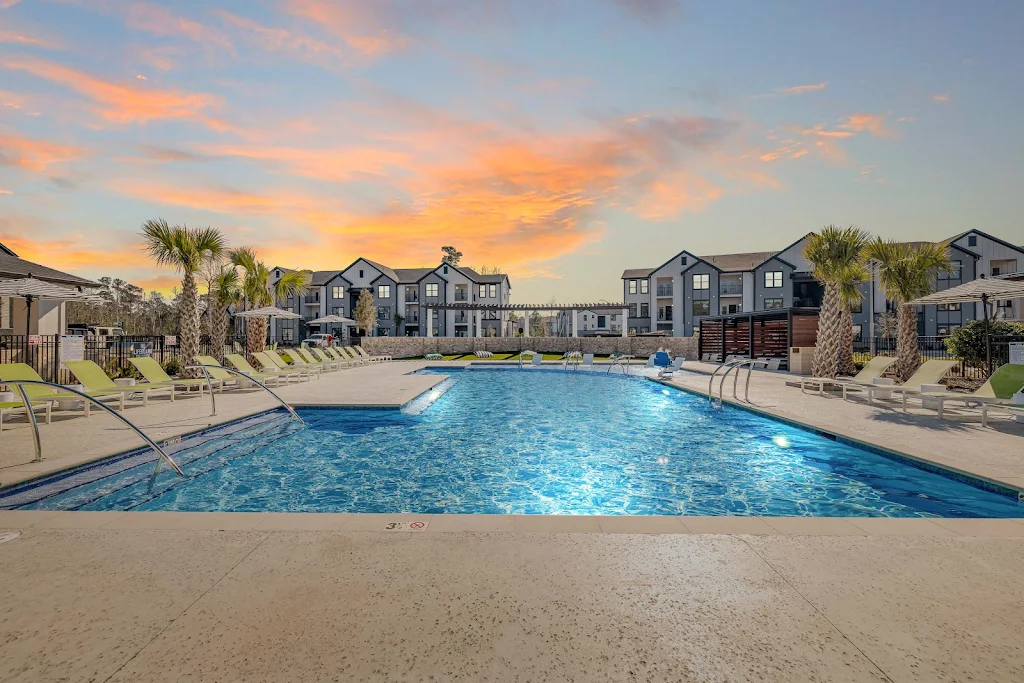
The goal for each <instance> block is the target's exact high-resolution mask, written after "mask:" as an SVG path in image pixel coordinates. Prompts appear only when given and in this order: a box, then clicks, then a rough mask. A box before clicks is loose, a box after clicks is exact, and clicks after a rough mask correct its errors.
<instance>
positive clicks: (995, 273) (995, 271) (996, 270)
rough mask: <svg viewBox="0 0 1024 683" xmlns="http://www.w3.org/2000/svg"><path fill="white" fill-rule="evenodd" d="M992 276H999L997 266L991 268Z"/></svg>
mask: <svg viewBox="0 0 1024 683" xmlns="http://www.w3.org/2000/svg"><path fill="white" fill-rule="evenodd" d="M992 274H993V275H999V274H1000V270H999V267H998V266H992Z"/></svg>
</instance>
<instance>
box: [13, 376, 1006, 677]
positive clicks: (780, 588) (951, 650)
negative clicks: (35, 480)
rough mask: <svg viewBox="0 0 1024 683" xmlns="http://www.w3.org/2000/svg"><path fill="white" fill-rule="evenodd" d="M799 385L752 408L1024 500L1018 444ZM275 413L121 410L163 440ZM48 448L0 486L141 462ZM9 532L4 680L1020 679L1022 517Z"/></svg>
mask: <svg viewBox="0 0 1024 683" xmlns="http://www.w3.org/2000/svg"><path fill="white" fill-rule="evenodd" d="M424 365H426V364H425V363H418V362H407V363H406V362H403V363H384V364H380V365H372V366H365V367H361V368H354V369H351V370H346V371H342V372H339V373H332V374H329V375H327V376H325V377H324V378H323V379H321V380H319V381H313V382H306V383H302V384H296V385H291V386H288V387H283V388H282V389H281V391H280V394H281V395H282V397H284V398H285V399H286V400H288V401H290V402H295V403H299V402H307V403H310V404H332V403H333V404H335V405H346V406H350V407H351V406H357V405H361V404H367V403H372V404H374V405H381V406H388V407H398V406H400V405H402V404H404V403H405V402H407V401H408V400H410V399H412V398H414V397H415V396H417V395H419V394H420V393H423V392H424V391H427V390H429V389H430V388H431V387H432V386H434V384H435V383H436V382H439V381H440V380H441V379H442V376H438V375H412V376H409V375H407V374H406V373H409V372H412V371H413V370H416V369H418V368H420V367H423V366H424ZM432 365H438V366H441V367H452V365H464V363H459V364H452V363H447V364H432ZM691 369H693V370H698V371H700V370H703V369H704V368H703V367H701V366H698V365H694V366H693V367H692V368H691ZM785 381H786V377H785V376H777V375H772V374H771V373H762V372H758V373H755V374H754V376H753V379H752V381H751V392H750V397H751V399H752V402H753V403H754V405H755V407H757V408H758V409H761V410H764V411H766V412H769V413H773V414H776V415H779V416H781V417H784V418H787V419H794V420H798V421H801V422H805V423H808V424H811V425H813V426H816V427H818V428H821V429H826V430H829V431H833V432H837V433H844V434H851V435H853V438H858V439H860V440H863V441H871V442H876V443H877V445H879V446H882V447H888V448H893V447H895V448H897V449H898V450H901V451H905V452H910V453H911V454H914V453H915V452H917V453H918V454H920V455H928V454H929V453H931V452H932V451H933V450H935V451H936V452H941V453H943V454H944V455H943V456H942V457H944V458H947V459H948V460H947V461H948V463H949V465H950V466H952V467H957V468H960V469H965V470H967V471H975V472H976V473H978V474H979V475H981V476H985V477H988V478H992V479H993V480H999V481H1005V482H1006V483H1008V484H1016V483H1017V482H1018V481H1024V479H1022V477H1024V448H1022V444H1024V440H1022V439H1021V436H1022V435H1024V429H1021V428H1024V425H1017V424H1016V423H1012V422H1009V421H1006V422H1003V421H1001V420H1000V421H993V423H992V424H993V425H994V428H988V429H982V428H981V427H980V425H977V424H973V423H972V422H970V421H968V420H967V418H964V417H963V416H959V415H956V414H955V411H950V412H951V415H950V418H951V419H949V420H947V421H945V422H944V423H939V422H938V421H937V420H935V419H934V414H932V416H931V417H929V416H928V415H927V414H926V412H925V411H921V410H919V409H917V410H912V411H911V412H910V413H909V414H907V415H904V414H903V413H901V412H899V411H898V408H893V407H892V406H888V405H882V404H876V405H874V406H867V405H862V404H861V402H847V403H846V404H844V403H843V402H842V401H841V399H838V398H833V397H819V396H816V395H810V394H808V395H804V394H801V392H800V391H799V389H794V388H792V387H786V386H785ZM674 382H676V383H678V384H680V385H682V386H683V387H686V388H689V389H691V390H701V387H702V386H703V390H705V391H706V387H707V377H706V376H683V377H680V378H677V379H676V380H674ZM274 405H275V403H274V401H273V399H272V398H270V397H269V396H267V395H265V394H264V393H263V392H238V393H234V392H227V393H225V394H222V395H218V396H217V408H218V415H217V416H216V417H215V418H210V416H209V401H208V399H205V398H204V399H203V400H199V399H197V398H190V399H185V400H179V401H176V402H175V403H174V404H173V405H172V404H170V403H169V402H166V401H163V400H158V399H154V400H153V402H152V403H151V404H150V406H149V407H148V408H141V407H132V408H130V409H129V410H128V411H127V415H128V416H129V417H130V419H132V420H133V421H137V422H139V423H140V424H141V425H143V428H144V429H145V430H146V431H147V433H151V434H153V435H154V436H155V437H156V438H158V439H160V440H163V439H167V438H171V437H174V436H176V435H180V434H183V433H188V432H191V431H196V430H198V429H202V428H206V427H208V426H209V425H211V424H216V423H221V422H225V421H229V420H234V419H237V418H240V417H244V416H246V415H251V414H254V413H258V412H261V411H263V410H267V409H269V408H272V407H274ZM60 417H63V416H60ZM41 433H42V435H43V439H44V456H45V457H46V459H45V460H44V461H43V463H37V464H32V463H27V461H28V460H30V459H31V457H32V452H31V440H30V438H29V434H28V431H27V428H26V424H25V423H24V422H13V423H10V424H9V428H8V425H5V428H4V432H3V433H2V434H0V465H2V468H0V479H2V480H3V481H4V482H10V481H12V480H14V479H15V478H17V477H21V478H26V477H31V476H36V475H37V474H38V473H40V472H43V471H52V470H55V469H63V468H65V467H68V466H70V465H72V464H75V463H78V462H83V461H87V460H91V459H95V458H98V457H102V456H105V455H109V454H111V453H115V452H120V451H123V450H125V449H127V448H133V447H135V446H137V445H138V444H139V442H138V441H136V440H135V437H134V435H133V434H131V433H130V432H129V431H127V430H126V429H124V428H123V427H122V426H121V425H120V424H119V423H118V422H117V421H116V420H114V418H112V417H110V416H109V415H102V414H98V413H96V414H94V415H93V416H92V417H90V418H88V420H86V419H83V418H75V419H73V420H70V419H66V418H64V419H58V420H56V421H55V423H54V424H52V425H49V426H46V425H43V426H41ZM413 522H419V523H420V524H419V525H417V526H418V527H421V528H417V529H415V530H414V529H412V526H413V525H412V523H413ZM397 525H402V527H401V529H393V530H387V527H388V526H397ZM0 529H15V530H17V532H18V533H19V534H20V535H19V536H17V537H16V538H13V539H12V540H8V541H6V542H0V575H2V576H3V577H4V582H3V586H2V587H0V596H2V600H3V603H4V605H5V608H6V609H5V610H4V611H3V613H2V616H0V634H2V637H0V680H3V681H18V682H21V681H24V682H26V683H27V682H29V681H31V682H33V683H35V682H37V681H68V680H73V681H79V680H83V681H111V682H114V681H182V680H218V681H247V682H248V681H274V682H277V681H338V680H344V681H405V680H408V681H412V680H436V681H449V680H465V681H481V680H488V681H526V680H531V681H533V680H536V681H543V680H552V681H567V680H576V681H594V680H609V681H691V680H692V681H705V680H737V681H794V680H801V681H803V680H828V681H934V680H999V681H1004V680H1005V681H1009V680H1024V619H1021V616H1020V615H1021V614H1022V613H1024V572H1021V571H1020V567H1021V566H1022V565H1024V520H1009V519H882V518H870V519H869V518H843V519H840V518H782V517H776V518H772V517H763V518H762V517H682V518H680V517H572V516H530V515H359V514H294V513H172V512H109V513H104V512H55V511H0Z"/></svg>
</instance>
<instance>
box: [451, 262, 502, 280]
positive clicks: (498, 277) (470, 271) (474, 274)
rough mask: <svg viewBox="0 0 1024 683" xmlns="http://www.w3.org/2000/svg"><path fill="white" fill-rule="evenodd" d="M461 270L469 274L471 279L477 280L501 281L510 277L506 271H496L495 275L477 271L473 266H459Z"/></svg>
mask: <svg viewBox="0 0 1024 683" xmlns="http://www.w3.org/2000/svg"><path fill="white" fill-rule="evenodd" d="M459 270H461V271H462V272H463V273H465V274H466V275H468V276H469V277H470V279H472V280H475V281H476V282H501V281H502V280H504V279H505V278H506V277H508V276H507V275H505V274H504V273H494V274H493V275H482V274H480V273H478V272H476V271H475V270H473V269H472V268H466V267H464V266H459Z"/></svg>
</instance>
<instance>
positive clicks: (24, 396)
mask: <svg viewBox="0 0 1024 683" xmlns="http://www.w3.org/2000/svg"><path fill="white" fill-rule="evenodd" d="M0 381H2V382H3V383H4V384H13V385H14V386H16V387H18V393H20V394H21V400H22V401H23V402H24V403H25V410H26V411H27V412H28V416H29V421H30V422H31V423H32V437H33V439H34V440H35V445H36V459H35V460H34V462H41V461H42V459H43V447H42V444H41V442H40V440H39V422H38V421H37V420H36V414H35V412H34V411H33V410H32V402H31V400H30V399H29V397H28V393H27V392H26V391H25V387H24V386H23V385H25V384H37V385H39V386H44V387H52V388H54V389H60V390H61V391H62V392H68V393H72V394H75V395H76V396H80V397H81V398H83V399H84V400H86V401H91V402H92V403H95V404H96V405H98V406H99V407H100V408H102V409H103V410H105V411H107V412H108V413H110V414H111V415H113V416H114V417H116V418H117V419H118V420H120V421H121V422H124V423H125V424H126V425H128V427H130V428H131V430H132V431H134V432H135V433H136V434H138V435H139V436H141V437H142V440H143V441H145V442H146V443H148V444H149V445H150V447H151V448H152V449H153V450H154V451H156V454H157V459H156V469H154V470H153V476H154V477H155V476H156V474H157V472H159V471H160V463H162V462H163V461H164V460H166V461H167V464H168V465H170V466H171V467H172V468H173V469H174V471H175V472H177V473H178V476H181V477H184V476H185V473H184V472H182V471H181V468H180V467H178V463H176V462H174V460H173V459H172V458H171V456H169V455H167V454H166V453H164V450H163V449H162V448H160V447H159V446H157V445H156V442H155V441H153V440H152V439H151V438H149V437H148V436H146V434H145V433H144V432H143V431H142V430H141V429H139V428H138V427H137V426H135V424H134V423H133V422H132V421H131V420H129V419H128V418H127V417H125V416H124V415H121V414H120V413H119V412H117V411H116V410H114V409H113V408H111V407H110V406H108V405H107V404H105V403H103V402H102V401H100V400H98V399H97V398H95V397H93V396H90V395H89V394H86V393H83V392H81V391H79V390H78V389H73V388H71V387H66V386H64V385H63V384H57V383H56V382H46V381H44V380H39V379H5V380H0ZM36 400H40V399H36ZM41 400H49V399H46V398H43V399H41Z"/></svg>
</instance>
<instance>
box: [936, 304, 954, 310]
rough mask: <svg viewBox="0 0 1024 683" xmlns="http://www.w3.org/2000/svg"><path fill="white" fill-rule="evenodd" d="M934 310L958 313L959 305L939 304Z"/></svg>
mask: <svg viewBox="0 0 1024 683" xmlns="http://www.w3.org/2000/svg"><path fill="white" fill-rule="evenodd" d="M936 309H937V310H939V311H959V310H960V304H959V303H955V304H939V305H938V306H936Z"/></svg>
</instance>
